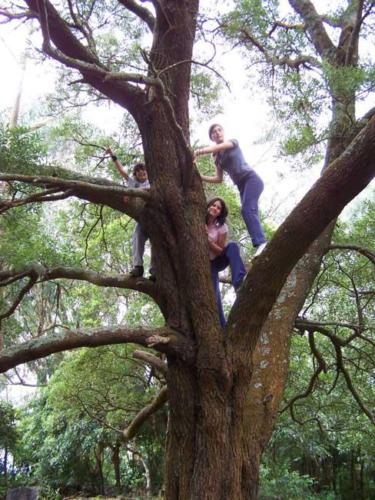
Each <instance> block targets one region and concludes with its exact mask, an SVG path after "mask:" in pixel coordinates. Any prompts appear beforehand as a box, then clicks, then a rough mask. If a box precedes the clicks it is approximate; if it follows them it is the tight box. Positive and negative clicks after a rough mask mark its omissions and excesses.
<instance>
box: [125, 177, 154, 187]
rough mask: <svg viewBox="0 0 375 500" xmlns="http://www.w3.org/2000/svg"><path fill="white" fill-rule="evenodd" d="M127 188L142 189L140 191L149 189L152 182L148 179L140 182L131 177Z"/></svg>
mask: <svg viewBox="0 0 375 500" xmlns="http://www.w3.org/2000/svg"><path fill="white" fill-rule="evenodd" d="M127 184H128V185H127V187H129V188H140V189H149V188H150V181H149V180H148V179H147V180H146V181H144V182H139V181H138V180H137V179H136V178H135V177H129V180H128V183H127Z"/></svg>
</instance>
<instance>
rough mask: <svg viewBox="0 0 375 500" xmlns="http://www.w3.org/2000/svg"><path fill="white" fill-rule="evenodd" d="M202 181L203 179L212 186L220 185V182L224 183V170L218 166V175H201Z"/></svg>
mask: <svg viewBox="0 0 375 500" xmlns="http://www.w3.org/2000/svg"><path fill="white" fill-rule="evenodd" d="M201 179H202V181H205V182H210V183H211V184H220V182H223V169H222V168H221V167H219V166H218V165H216V175H215V176H210V175H202V174H201Z"/></svg>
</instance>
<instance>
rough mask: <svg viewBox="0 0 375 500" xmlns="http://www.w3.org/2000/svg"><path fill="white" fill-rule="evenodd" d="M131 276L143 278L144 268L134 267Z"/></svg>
mask: <svg viewBox="0 0 375 500" xmlns="http://www.w3.org/2000/svg"><path fill="white" fill-rule="evenodd" d="M129 275H130V276H131V277H132V278H141V276H143V266H134V267H133V269H132V270H131V271H130V273H129Z"/></svg>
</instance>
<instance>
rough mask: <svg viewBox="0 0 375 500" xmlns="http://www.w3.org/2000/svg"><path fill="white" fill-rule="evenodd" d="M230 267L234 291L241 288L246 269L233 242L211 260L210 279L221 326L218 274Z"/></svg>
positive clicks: (224, 322)
mask: <svg viewBox="0 0 375 500" xmlns="http://www.w3.org/2000/svg"><path fill="white" fill-rule="evenodd" d="M228 266H230V270H231V274H232V283H233V286H234V288H235V290H238V288H239V287H240V286H241V283H242V281H243V279H244V277H245V276H246V269H245V266H244V263H243V261H242V258H241V255H240V248H239V246H238V244H237V243H236V242H234V241H229V243H228V244H227V246H226V247H225V248H224V250H223V251H222V253H221V254H220V255H218V256H217V257H216V258H215V259H213V260H211V278H212V284H213V286H214V290H215V296H216V303H217V308H218V311H219V319H220V324H221V326H223V327H224V326H225V324H226V321H225V316H224V311H223V305H222V302H221V294H220V286H219V272H220V271H223V270H224V269H226V268H227V267H228Z"/></svg>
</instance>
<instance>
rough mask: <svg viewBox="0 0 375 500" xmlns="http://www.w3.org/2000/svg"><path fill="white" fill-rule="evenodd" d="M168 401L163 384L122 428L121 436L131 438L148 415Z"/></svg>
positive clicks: (166, 390)
mask: <svg viewBox="0 0 375 500" xmlns="http://www.w3.org/2000/svg"><path fill="white" fill-rule="evenodd" d="M167 401H168V389H167V386H164V387H163V388H162V389H161V391H160V392H159V393H158V394H157V395H156V396H155V398H154V399H153V400H152V401H151V403H150V404H149V405H147V406H145V408H143V409H142V410H141V411H140V412H139V413H138V415H136V416H135V418H134V419H133V420H132V422H131V423H130V425H129V426H128V427H127V428H126V429H125V430H124V432H123V438H124V440H125V441H129V440H130V439H132V438H133V437H134V436H135V435H136V434H137V432H138V431H139V429H140V427H141V426H142V424H143V423H144V422H145V421H146V420H147V419H148V418H150V416H151V415H152V414H153V413H155V412H156V411H157V410H159V408H161V407H162V406H164V404H165V403H166V402H167Z"/></svg>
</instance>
